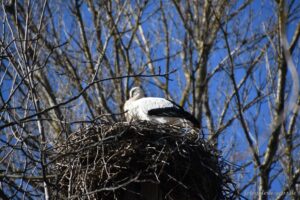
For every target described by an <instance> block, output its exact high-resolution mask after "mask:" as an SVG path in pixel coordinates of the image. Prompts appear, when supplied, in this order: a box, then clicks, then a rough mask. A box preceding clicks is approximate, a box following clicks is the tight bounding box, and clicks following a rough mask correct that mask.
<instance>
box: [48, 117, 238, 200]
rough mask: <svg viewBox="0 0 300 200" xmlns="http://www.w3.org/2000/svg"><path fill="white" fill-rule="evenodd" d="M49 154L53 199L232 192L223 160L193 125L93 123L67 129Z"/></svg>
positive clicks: (183, 197)
mask: <svg viewBox="0 0 300 200" xmlns="http://www.w3.org/2000/svg"><path fill="white" fill-rule="evenodd" d="M52 154H53V152H52ZM53 158H54V160H55V161H54V163H55V164H54V165H53V166H54V167H53V170H55V172H56V173H57V180H56V182H55V183H54V185H55V187H53V194H55V198H58V199H103V200H108V199H118V200H140V199H143V200H163V199H170V200H171V199H175V200H196V199H205V200H206V199H208V200H211V199H234V198H236V193H235V188H234V185H233V183H232V182H231V179H230V178H229V176H228V174H227V172H226V164H225V163H224V162H223V161H222V160H221V159H220V156H219V153H218V152H217V151H216V150H215V149H214V148H213V147H212V146H211V145H209V144H208V143H207V142H206V141H205V140H204V139H202V138H201V137H199V135H198V132H197V131H196V130H193V129H190V130H188V129H181V128H178V127H173V126H169V125H163V124H153V123H149V122H144V121H143V122H135V123H132V124H128V123H116V124H113V125H104V124H103V125H93V126H90V127H87V128H83V129H82V130H79V131H78V132H75V133H73V134H72V135H71V136H70V138H68V139H67V141H66V142H65V143H64V144H63V145H60V146H59V147H57V149H56V151H55V156H54V157H53Z"/></svg>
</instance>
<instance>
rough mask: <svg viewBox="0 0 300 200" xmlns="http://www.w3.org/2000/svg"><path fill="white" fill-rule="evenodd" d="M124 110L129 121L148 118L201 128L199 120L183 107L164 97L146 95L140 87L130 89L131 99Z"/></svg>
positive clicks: (148, 119)
mask: <svg viewBox="0 0 300 200" xmlns="http://www.w3.org/2000/svg"><path fill="white" fill-rule="evenodd" d="M124 111H125V117H126V120H127V121H128V122H130V121H134V120H146V121H153V122H157V123H166V124H171V125H176V126H180V127H190V126H193V127H197V128H199V121H198V120H197V119H196V118H195V117H194V116H193V115H191V114H190V113H188V112H187V111H185V110H184V109H183V108H182V107H180V106H179V105H177V104H175V103H174V102H172V101H170V100H167V99H164V98H159V97H145V93H144V91H143V90H142V88H140V87H133V88H132V89H131V90H130V92H129V99H128V100H127V101H126V102H125V104H124Z"/></svg>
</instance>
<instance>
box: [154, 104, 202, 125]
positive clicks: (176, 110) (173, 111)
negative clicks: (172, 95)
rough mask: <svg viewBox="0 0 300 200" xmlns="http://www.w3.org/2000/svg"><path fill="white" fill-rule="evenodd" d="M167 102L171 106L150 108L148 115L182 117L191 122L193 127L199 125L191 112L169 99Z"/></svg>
mask: <svg viewBox="0 0 300 200" xmlns="http://www.w3.org/2000/svg"><path fill="white" fill-rule="evenodd" d="M166 101H169V100H166ZM169 102H170V103H171V104H169V105H171V106H167V107H159V108H152V109H150V110H148V115H150V116H158V117H176V118H183V119H186V120H188V121H190V122H191V123H193V125H194V126H195V127H199V121H198V120H197V119H196V118H195V117H194V116H193V115H192V114H190V113H189V112H187V111H185V110H184V109H183V108H182V107H181V106H179V105H177V104H176V103H175V102H173V101H169Z"/></svg>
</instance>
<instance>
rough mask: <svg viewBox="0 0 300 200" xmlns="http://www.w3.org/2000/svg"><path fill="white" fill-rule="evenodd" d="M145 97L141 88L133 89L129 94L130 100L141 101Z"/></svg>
mask: <svg viewBox="0 0 300 200" xmlns="http://www.w3.org/2000/svg"><path fill="white" fill-rule="evenodd" d="M143 97H145V93H144V90H143V89H142V88H140V87H133V88H131V90H130V92H129V98H130V99H131V98H133V99H140V98H143Z"/></svg>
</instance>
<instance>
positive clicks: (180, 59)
mask: <svg viewBox="0 0 300 200" xmlns="http://www.w3.org/2000/svg"><path fill="white" fill-rule="evenodd" d="M0 10H1V12H0V19H1V22H2V23H1V29H0V30H1V33H0V62H1V65H0V89H1V95H0V134H1V136H0V144H1V145H0V149H1V153H0V167H1V168H0V171H1V172H0V181H1V184H0V197H1V198H3V199H9V198H19V199H22V198H25V199H31V198H34V197H35V196H34V195H37V196H43V197H45V198H46V199H47V198H51V194H49V191H48V186H49V184H50V182H49V179H52V178H53V177H55V176H53V174H51V173H50V170H49V169H48V168H49V162H50V157H49V156H50V155H47V153H46V151H47V149H49V148H52V147H53V146H55V144H56V143H57V142H59V141H63V140H65V139H66V138H67V137H68V136H69V134H70V133H71V132H73V131H75V130H77V129H78V128H79V127H80V126H81V125H82V124H86V123H91V122H96V121H97V122H99V123H114V122H117V121H122V120H123V114H122V112H123V110H122V107H123V103H124V101H125V100H126V98H127V96H128V92H129V89H130V88H131V87H132V86H133V85H142V86H143V87H144V89H145V90H146V92H147V93H148V94H152V95H160V96H165V97H167V98H169V99H172V100H174V101H175V102H178V104H180V105H181V106H183V107H185V108H187V109H189V110H190V111H191V113H193V114H194V115H195V116H196V117H197V118H198V119H200V121H199V123H200V124H201V126H202V129H203V130H204V131H205V133H207V139H208V140H210V141H211V142H212V143H213V144H214V145H215V146H216V147H218V148H220V149H222V150H223V155H224V157H225V158H226V159H228V160H229V161H230V162H232V163H234V164H236V165H237V166H238V167H235V168H234V169H233V174H232V176H233V178H234V180H235V182H236V183H237V185H238V188H239V192H240V193H241V195H243V196H245V197H249V198H251V199H252V198H259V199H268V198H270V199H274V198H277V199H284V198H289V197H290V198H292V199H298V198H299V196H300V194H299V190H298V191H297V183H298V181H299V176H300V169H299V158H298V157H299V145H300V141H299V131H298V129H299V123H297V122H298V121H299V115H298V114H299V105H300V97H299V82H298V81H299V80H298V75H299V70H298V69H297V68H299V58H298V57H299V37H300V22H299V17H300V15H299V13H300V12H299V10H300V3H299V2H298V1H294V0H290V1H283V0H278V1H262V2H260V1H251V0H244V1H225V0H222V1H215V0H199V1H190V0H188V1H177V0H170V1H163V0H141V1H138V0H137V1H118V0H116V1H113V0H109V1H93V0H86V1H83V0H72V1H67V2H62V1H59V0H43V1H36V0H24V1H21V0H3V1H1V9H0ZM179 91H180V92H179ZM276 192H277V193H276ZM272 194H273V195H272Z"/></svg>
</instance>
